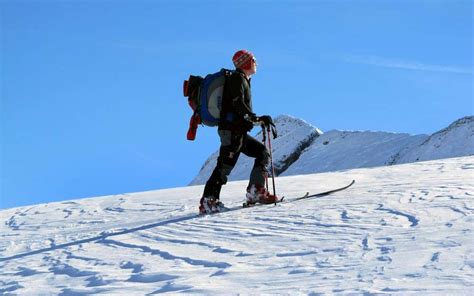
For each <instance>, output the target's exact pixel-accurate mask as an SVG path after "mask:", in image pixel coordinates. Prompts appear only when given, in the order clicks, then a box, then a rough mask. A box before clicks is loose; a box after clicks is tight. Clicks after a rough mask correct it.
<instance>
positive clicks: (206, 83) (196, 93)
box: [183, 69, 234, 141]
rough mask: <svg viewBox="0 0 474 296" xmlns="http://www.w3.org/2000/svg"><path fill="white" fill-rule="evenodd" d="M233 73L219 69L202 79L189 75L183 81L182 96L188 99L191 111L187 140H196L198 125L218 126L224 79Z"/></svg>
mask: <svg viewBox="0 0 474 296" xmlns="http://www.w3.org/2000/svg"><path fill="white" fill-rule="evenodd" d="M233 72H234V71H232V70H227V69H221V70H220V71H219V72H217V73H213V74H209V75H207V76H206V77H204V78H202V77H201V76H193V75H190V76H189V79H188V80H185V81H184V84H183V94H184V96H185V97H187V98H188V104H189V106H190V107H191V109H193V115H192V116H191V120H190V121H189V130H188V133H187V139H188V140H190V141H194V139H195V138H196V132H197V127H198V124H204V125H206V126H217V125H218V124H219V120H220V117H221V109H222V95H223V93H224V85H225V81H226V77H229V76H230V75H232V74H233Z"/></svg>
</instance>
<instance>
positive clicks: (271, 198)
mask: <svg viewBox="0 0 474 296" xmlns="http://www.w3.org/2000/svg"><path fill="white" fill-rule="evenodd" d="M245 197H246V202H245V204H246V205H247V206H251V205H254V204H256V203H262V204H272V203H275V202H278V200H279V199H278V197H276V196H275V195H273V194H270V193H269V192H268V191H267V189H266V188H265V187H264V186H261V185H257V184H252V185H250V186H249V187H247V194H246V196H245ZM245 204H244V205H245Z"/></svg>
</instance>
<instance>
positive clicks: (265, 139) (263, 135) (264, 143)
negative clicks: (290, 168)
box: [262, 125, 268, 191]
mask: <svg viewBox="0 0 474 296" xmlns="http://www.w3.org/2000/svg"><path fill="white" fill-rule="evenodd" d="M262 142H263V145H264V146H265V148H266V147H267V134H266V133H265V126H264V125H262ZM265 188H266V189H267V191H268V172H267V173H266V174H265Z"/></svg>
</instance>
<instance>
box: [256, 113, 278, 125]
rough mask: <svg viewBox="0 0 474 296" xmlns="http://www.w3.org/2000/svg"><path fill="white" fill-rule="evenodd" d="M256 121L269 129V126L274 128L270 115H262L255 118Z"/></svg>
mask: <svg viewBox="0 0 474 296" xmlns="http://www.w3.org/2000/svg"><path fill="white" fill-rule="evenodd" d="M257 119H258V120H257V121H260V122H261V123H263V125H264V126H266V127H270V126H273V127H275V124H274V123H273V119H272V117H271V116H270V115H262V116H259V117H257Z"/></svg>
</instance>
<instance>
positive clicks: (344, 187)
mask: <svg viewBox="0 0 474 296" xmlns="http://www.w3.org/2000/svg"><path fill="white" fill-rule="evenodd" d="M354 183H355V180H352V182H351V183H349V184H348V185H346V186H343V187H339V188H336V189H332V190H328V191H324V192H320V193H315V194H309V192H306V194H305V195H304V196H301V197H296V198H293V199H290V200H287V202H292V201H297V200H302V199H307V198H314V197H322V196H326V195H330V194H333V193H336V192H339V191H342V190H346V189H347V188H349V187H351V186H352V185H354Z"/></svg>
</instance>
